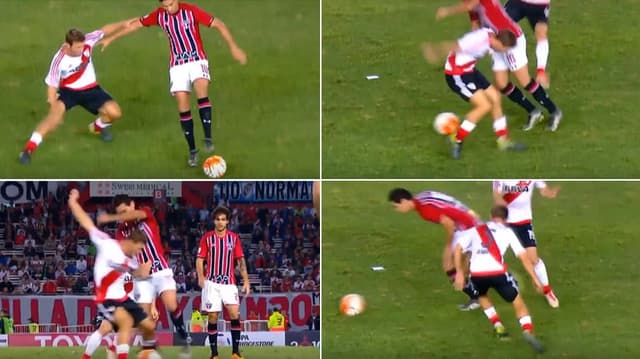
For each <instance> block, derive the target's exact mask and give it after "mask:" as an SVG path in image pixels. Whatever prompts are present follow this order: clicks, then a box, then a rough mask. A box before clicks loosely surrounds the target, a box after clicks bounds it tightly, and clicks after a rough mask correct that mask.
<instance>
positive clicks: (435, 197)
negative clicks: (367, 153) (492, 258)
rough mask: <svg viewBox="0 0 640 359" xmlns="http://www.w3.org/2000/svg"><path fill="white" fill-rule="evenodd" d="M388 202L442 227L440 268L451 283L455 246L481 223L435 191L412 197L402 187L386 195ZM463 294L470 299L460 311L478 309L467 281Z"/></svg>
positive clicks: (456, 201)
mask: <svg viewBox="0 0 640 359" xmlns="http://www.w3.org/2000/svg"><path fill="white" fill-rule="evenodd" d="M389 201H390V202H392V203H393V206H394V207H395V209H396V211H398V212H400V213H408V212H411V211H416V212H418V214H419V215H420V217H422V219H424V220H425V221H428V222H432V223H438V224H440V225H441V226H442V227H443V228H444V230H445V232H446V239H445V245H444V248H443V250H442V269H443V270H444V272H445V274H446V275H447V277H448V278H449V280H450V281H451V282H453V281H454V280H455V277H456V273H457V270H456V267H455V263H454V261H453V249H454V248H455V244H456V243H457V242H458V241H459V240H460V238H462V237H464V236H467V235H469V233H470V231H473V230H474V228H475V226H476V225H477V224H478V223H481V220H480V218H479V217H478V216H477V215H476V214H475V212H473V211H472V210H471V209H470V208H469V207H467V206H466V205H465V204H464V203H462V202H460V201H459V200H457V199H455V198H453V197H451V196H449V195H447V194H444V193H441V192H436V191H424V192H421V193H418V194H417V195H416V196H413V195H412V194H411V192H409V191H408V190H406V189H404V188H395V189H393V190H391V192H389ZM463 273H464V271H463ZM464 293H465V294H467V295H468V296H469V302H468V303H466V304H463V305H460V306H459V308H460V310H473V309H477V308H479V307H480V306H479V304H478V301H477V299H478V293H477V291H476V290H475V289H474V288H473V286H472V284H471V282H470V281H469V282H467V286H465V288H464Z"/></svg>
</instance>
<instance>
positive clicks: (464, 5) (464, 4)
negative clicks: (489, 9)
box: [436, 0, 480, 20]
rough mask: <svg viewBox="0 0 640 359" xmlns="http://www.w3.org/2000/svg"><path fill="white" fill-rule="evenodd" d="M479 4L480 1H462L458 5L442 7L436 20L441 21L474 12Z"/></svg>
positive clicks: (437, 13) (437, 12)
mask: <svg viewBox="0 0 640 359" xmlns="http://www.w3.org/2000/svg"><path fill="white" fill-rule="evenodd" d="M479 3H480V0H462V1H461V2H460V3H458V4H456V5H451V6H446V7H440V8H438V10H437V11H436V20H441V19H444V18H445V17H449V16H451V15H457V14H461V13H465V12H469V11H471V10H473V9H474V8H475V7H476V6H478V4H479Z"/></svg>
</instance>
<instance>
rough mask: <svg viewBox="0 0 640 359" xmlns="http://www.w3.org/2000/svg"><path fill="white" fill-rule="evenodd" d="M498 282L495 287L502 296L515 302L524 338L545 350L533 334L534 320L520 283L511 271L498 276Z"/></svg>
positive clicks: (538, 349) (510, 301)
mask: <svg viewBox="0 0 640 359" xmlns="http://www.w3.org/2000/svg"><path fill="white" fill-rule="evenodd" d="M495 278H496V282H495V284H494V288H495V289H496V291H497V292H498V294H500V296H501V297H502V298H503V299H504V300H505V301H507V302H509V303H512V304H513V309H514V311H515V314H516V318H518V323H519V324H520V328H521V329H522V336H523V338H524V339H525V340H526V341H527V343H529V344H530V345H531V346H532V347H533V348H534V349H535V350H536V351H538V352H542V351H543V350H544V348H543V346H542V344H540V342H539V341H538V340H537V339H536V337H535V336H534V335H533V321H532V320H531V315H529V310H528V309H527V305H526V304H525V303H524V299H522V296H521V295H520V293H519V290H518V283H517V282H516V280H515V278H513V276H512V275H511V273H508V272H507V273H505V274H504V275H502V276H496V277H495Z"/></svg>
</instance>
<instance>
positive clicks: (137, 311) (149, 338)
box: [118, 300, 156, 359]
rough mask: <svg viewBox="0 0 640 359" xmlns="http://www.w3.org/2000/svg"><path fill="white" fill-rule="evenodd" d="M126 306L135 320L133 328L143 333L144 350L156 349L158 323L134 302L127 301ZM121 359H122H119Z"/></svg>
mask: <svg viewBox="0 0 640 359" xmlns="http://www.w3.org/2000/svg"><path fill="white" fill-rule="evenodd" d="M125 306H126V309H127V311H128V312H129V315H130V316H131V318H132V319H133V327H134V328H138V329H139V330H140V332H141V333H142V350H143V351H144V350H155V349H156V333H155V328H156V323H155V321H153V319H151V317H150V316H149V315H147V313H146V312H145V311H144V310H143V309H142V307H140V306H139V305H137V304H136V303H134V302H133V301H132V300H127V301H126V302H125ZM118 359H120V358H118Z"/></svg>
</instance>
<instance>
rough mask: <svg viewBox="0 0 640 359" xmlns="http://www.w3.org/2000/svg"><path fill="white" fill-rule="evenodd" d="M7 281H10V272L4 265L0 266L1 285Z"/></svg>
mask: <svg viewBox="0 0 640 359" xmlns="http://www.w3.org/2000/svg"><path fill="white" fill-rule="evenodd" d="M5 279H9V271H8V270H7V267H5V265H4V264H0V283H2V282H4V281H5Z"/></svg>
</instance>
